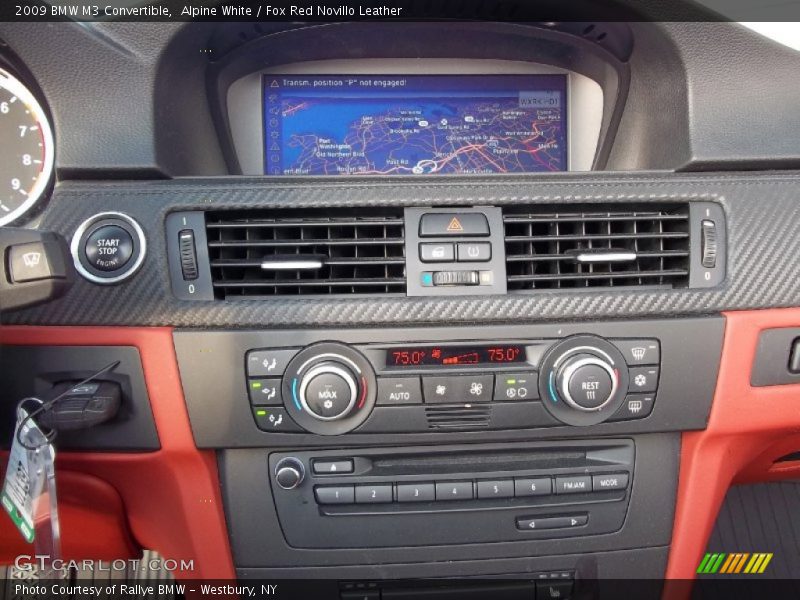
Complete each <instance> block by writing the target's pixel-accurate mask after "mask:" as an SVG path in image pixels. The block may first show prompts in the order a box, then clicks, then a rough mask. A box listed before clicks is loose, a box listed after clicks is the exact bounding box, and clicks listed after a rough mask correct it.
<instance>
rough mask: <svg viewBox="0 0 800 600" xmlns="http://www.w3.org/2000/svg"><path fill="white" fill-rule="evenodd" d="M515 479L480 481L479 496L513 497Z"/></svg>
mask: <svg viewBox="0 0 800 600" xmlns="http://www.w3.org/2000/svg"><path fill="white" fill-rule="evenodd" d="M513 497H514V481H513V480H512V479H497V480H490V481H479V482H478V498H480V499H482V500H485V499H487V498H513Z"/></svg>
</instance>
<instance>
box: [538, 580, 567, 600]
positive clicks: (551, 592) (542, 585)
mask: <svg viewBox="0 0 800 600" xmlns="http://www.w3.org/2000/svg"><path fill="white" fill-rule="evenodd" d="M571 595H572V582H571V581H537V582H536V600H569V598H570V596H571Z"/></svg>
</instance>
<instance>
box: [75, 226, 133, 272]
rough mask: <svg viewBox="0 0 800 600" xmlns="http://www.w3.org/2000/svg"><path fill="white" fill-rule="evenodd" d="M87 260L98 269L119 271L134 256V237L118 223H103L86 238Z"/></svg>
mask: <svg viewBox="0 0 800 600" xmlns="http://www.w3.org/2000/svg"><path fill="white" fill-rule="evenodd" d="M85 253H86V254H85V256H86V260H87V262H88V263H89V265H91V266H92V267H94V268H95V269H97V270H98V271H105V272H111V271H118V270H120V269H121V268H122V267H124V266H125V265H126V264H127V263H128V261H129V260H130V259H131V257H132V256H133V238H132V237H131V234H130V233H128V232H127V231H125V230H124V229H123V228H122V227H119V226H118V225H103V226H102V227H99V228H97V229H96V230H95V231H93V232H92V233H91V235H89V237H88V238H87V239H86V246H85Z"/></svg>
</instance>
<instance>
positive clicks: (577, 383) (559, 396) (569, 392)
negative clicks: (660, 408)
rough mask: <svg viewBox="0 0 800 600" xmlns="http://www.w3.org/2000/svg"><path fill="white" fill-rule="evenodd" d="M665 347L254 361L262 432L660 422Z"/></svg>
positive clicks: (355, 349) (405, 352) (351, 354)
mask: <svg viewBox="0 0 800 600" xmlns="http://www.w3.org/2000/svg"><path fill="white" fill-rule="evenodd" d="M660 363H661V343H660V341H659V339H657V338H641V339H616V338H612V339H606V338H604V337H600V336H597V335H587V334H580V335H572V336H569V337H565V338H563V339H534V340H502V341H497V342H491V343H486V342H477V341H476V342H458V343H451V344H435V343H425V342H419V343H414V344H404V345H393V344H358V345H349V344H344V343H340V342H321V343H316V344H311V345H309V346H306V347H304V348H276V349H253V350H250V351H248V352H247V354H246V356H245V371H246V373H245V374H246V378H247V387H248V395H249V400H250V405H251V410H252V411H253V415H254V418H255V421H256V423H257V425H258V426H259V428H260V429H262V430H265V431H272V432H276V433H277V432H310V433H314V434H318V435H341V434H345V433H348V432H351V431H358V432H364V433H382V432H426V431H440V432H445V431H470V430H480V429H514V428H527V427H549V426H558V425H572V426H589V425H597V424H599V423H603V422H606V421H611V422H614V421H623V420H630V419H643V418H646V417H647V416H649V415H650V413H651V412H652V410H653V406H654V403H655V399H656V394H657V391H658V381H659V376H660Z"/></svg>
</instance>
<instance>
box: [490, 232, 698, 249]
mask: <svg viewBox="0 0 800 600" xmlns="http://www.w3.org/2000/svg"><path fill="white" fill-rule="evenodd" d="M688 237H689V234H688V233H632V234H629V235H628V234H603V235H583V234H576V235H533V236H527V235H511V236H507V237H506V241H507V242H553V241H557V242H587V244H588V242H592V241H607V240H611V241H614V240H649V239H653V240H658V239H659V238H660V239H683V238H688ZM586 247H587V249H588V248H589V246H588V245H587V246H586Z"/></svg>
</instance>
